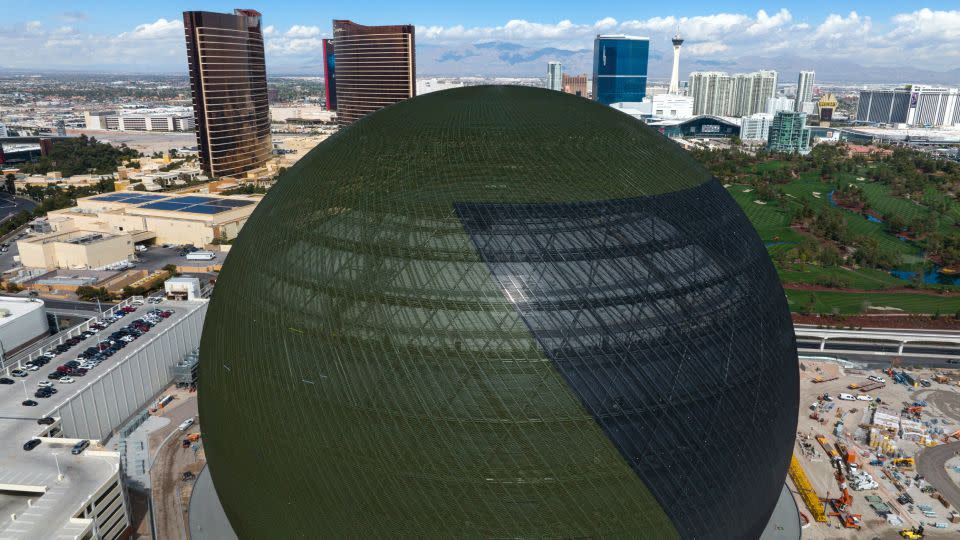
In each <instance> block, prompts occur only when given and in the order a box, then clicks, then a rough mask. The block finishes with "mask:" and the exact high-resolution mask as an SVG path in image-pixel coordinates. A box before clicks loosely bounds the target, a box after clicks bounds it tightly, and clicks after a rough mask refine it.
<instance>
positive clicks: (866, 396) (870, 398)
mask: <svg viewBox="0 0 960 540" xmlns="http://www.w3.org/2000/svg"><path fill="white" fill-rule="evenodd" d="M857 401H873V396H871V395H870V394H863V395H862V396H857Z"/></svg>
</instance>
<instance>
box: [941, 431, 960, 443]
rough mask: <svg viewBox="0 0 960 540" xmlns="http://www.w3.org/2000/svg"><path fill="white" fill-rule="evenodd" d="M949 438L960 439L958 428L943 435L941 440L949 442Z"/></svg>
mask: <svg viewBox="0 0 960 540" xmlns="http://www.w3.org/2000/svg"><path fill="white" fill-rule="evenodd" d="M950 439H956V440H958V441H960V429H958V430H956V431H954V432H953V433H951V434H949V435H944V436H943V442H950Z"/></svg>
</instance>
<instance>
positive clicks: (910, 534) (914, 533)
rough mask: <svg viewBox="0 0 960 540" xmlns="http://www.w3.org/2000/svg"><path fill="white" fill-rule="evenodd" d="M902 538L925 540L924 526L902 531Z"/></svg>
mask: <svg viewBox="0 0 960 540" xmlns="http://www.w3.org/2000/svg"><path fill="white" fill-rule="evenodd" d="M900 536H902V537H904V538H908V539H909V540H919V539H920V538H923V525H920V526H919V527H914V528H912V529H903V530H902V531H900Z"/></svg>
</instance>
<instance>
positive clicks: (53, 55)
mask: <svg viewBox="0 0 960 540" xmlns="http://www.w3.org/2000/svg"><path fill="white" fill-rule="evenodd" d="M667 8H669V6H667ZM868 11H869V10H867V11H864V12H858V11H851V12H849V13H846V14H836V13H827V14H823V15H820V16H814V17H802V18H800V19H799V20H798V19H797V18H796V16H795V15H794V14H793V13H791V12H790V11H789V10H788V9H785V8H778V9H776V10H773V9H759V10H757V11H756V12H753V13H742V12H726V11H720V12H715V13H704V14H702V15H697V16H691V17H677V16H672V15H662V16H656V17H649V18H645V19H631V20H620V19H616V18H614V17H611V16H608V17H600V18H598V19H594V20H593V21H592V22H591V21H576V20H569V19H563V20H554V21H546V22H545V21H531V20H526V19H512V20H505V21H504V22H503V23H502V24H499V25H488V26H467V25H462V24H455V25H450V26H436V25H434V26H431V25H422V26H419V27H417V43H418V46H419V47H420V50H419V52H418V54H421V55H422V56H421V58H418V68H419V69H418V70H419V71H421V72H423V73H431V71H432V70H436V69H438V68H440V69H443V68H445V67H446V66H449V65H450V64H443V65H440V64H438V62H440V61H439V60H437V58H439V57H440V56H442V55H443V53H444V52H445V51H446V52H452V53H454V54H453V57H459V58H461V59H462V60H460V61H458V62H459V63H460V64H461V65H462V66H469V69H472V70H475V71H473V72H474V73H480V74H484V73H487V72H490V70H489V69H488V68H490V67H491V66H492V65H493V64H496V63H498V62H499V63H508V64H509V65H510V66H515V67H512V68H511V69H514V70H515V72H516V73H521V72H522V73H526V71H524V70H529V69H530V66H533V65H534V64H537V65H538V66H539V63H542V62H541V61H542V60H543V58H542V56H543V55H542V54H540V55H538V54H537V51H539V50H541V49H543V50H546V51H547V52H546V53H543V54H546V55H547V56H550V57H551V58H552V57H557V58H561V59H565V60H564V62H565V63H567V62H573V63H576V62H582V63H584V64H588V63H589V62H590V58H589V54H586V53H583V51H585V50H586V51H590V50H592V48H593V39H594V37H595V36H596V34H598V33H624V34H630V35H642V36H648V37H649V38H650V40H651V41H650V43H651V65H652V66H656V65H657V62H661V61H668V60H669V57H670V52H671V46H670V38H671V37H672V36H673V34H674V33H675V32H676V29H677V26H678V25H679V27H680V31H681V34H682V35H683V38H684V40H685V43H684V59H685V60H686V61H687V62H692V61H694V60H695V59H697V58H703V59H705V60H710V61H711V62H713V63H715V64H716V65H722V64H723V63H731V64H736V63H737V62H739V61H740V60H742V59H749V58H756V57H773V56H777V55H787V56H799V57H804V58H810V67H816V65H817V59H818V57H820V56H819V55H824V56H822V58H824V60H825V61H826V60H829V61H849V62H853V63H857V64H861V65H864V66H906V67H911V68H926V69H931V70H939V71H943V70H947V69H950V68H952V67H955V66H957V65H958V64H960V46H958V45H957V44H958V43H960V10H956V9H954V10H932V9H928V8H918V9H916V10H914V11H910V12H906V11H904V12H902V13H898V14H896V15H894V16H892V17H890V18H885V19H884V20H882V21H881V20H875V19H873V18H871V17H870V15H869V13H868ZM87 20H88V17H87V15H85V14H83V13H80V12H77V13H69V12H68V13H60V14H57V13H54V14H53V15H51V18H50V19H48V20H47V19H44V20H42V22H41V20H32V21H30V20H26V21H21V22H11V23H6V24H4V23H0V35H3V36H4V39H2V40H0V58H3V59H4V60H3V63H4V65H8V66H11V67H20V68H37V67H50V68H71V69H74V68H80V69H82V68H83V67H84V66H98V67H102V66H116V67H117V68H120V69H127V70H131V71H151V70H153V69H156V67H157V66H163V67H164V68H165V69H167V70H175V71H179V72H183V71H184V70H185V67H186V56H185V53H184V39H183V24H182V22H181V20H179V19H178V18H176V17H173V18H170V19H165V18H159V19H156V20H153V21H152V22H145V23H144V24H140V25H137V26H135V27H132V28H128V29H125V31H121V32H117V33H114V34H103V33H99V34H97V33H90V32H88V31H86V30H85V29H84V26H85V24H87ZM54 21H55V22H54ZM321 28H322V27H321V26H312V25H304V24H296V25H292V26H289V27H283V28H278V27H275V26H267V27H265V28H264V29H263V32H264V38H265V40H266V41H265V49H266V52H267V65H268V68H269V67H270V66H307V69H310V70H312V69H314V66H318V64H319V63H320V62H319V61H318V58H319V57H320V55H321V52H320V51H321V48H322V43H321V39H322V38H323V37H325V36H329V28H325V27H324V29H323V30H321ZM495 41H500V42H509V43H511V44H516V47H518V48H517V49H516V50H512V49H511V50H507V49H504V48H500V47H495V46H491V47H486V48H483V49H482V51H483V52H482V53H481V52H480V51H481V49H479V48H475V47H474V45H476V44H479V43H482V42H495ZM552 49H559V51H555V50H552ZM24 51H29V53H28V54H24ZM436 51H439V52H436ZM431 59H432V60H431ZM664 59H666V60H664ZM421 60H422V61H421ZM431 61H433V62H434V64H433V65H431V64H430V62H431ZM504 65H506V64H504ZM281 69H282V68H281ZM317 69H318V68H317ZM465 69H466V68H465ZM578 69H579V68H578ZM652 69H659V68H658V67H657V68H652ZM539 71H540V70H539V69H538V71H537V73H539ZM945 82H946V81H945Z"/></svg>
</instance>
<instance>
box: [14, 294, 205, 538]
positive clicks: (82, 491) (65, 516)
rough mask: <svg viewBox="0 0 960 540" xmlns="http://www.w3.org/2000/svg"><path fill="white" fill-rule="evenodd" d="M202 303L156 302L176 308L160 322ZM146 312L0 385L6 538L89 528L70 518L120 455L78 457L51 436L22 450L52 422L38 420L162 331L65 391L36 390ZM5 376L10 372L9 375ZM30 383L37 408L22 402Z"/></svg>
mask: <svg viewBox="0 0 960 540" xmlns="http://www.w3.org/2000/svg"><path fill="white" fill-rule="evenodd" d="M199 304H200V302H195V301H194V302H177V301H164V302H163V303H161V304H160V305H159V306H157V307H160V308H164V309H173V310H174V314H173V315H172V316H171V317H170V318H168V319H165V321H164V322H163V323H161V324H163V325H167V326H169V325H172V324H173V323H176V322H178V321H179V320H181V319H183V317H185V316H186V315H187V314H188V313H190V312H192V311H193V310H194V309H195V308H196V306H198V305H199ZM140 309H144V308H140ZM139 313H140V310H138V311H137V312H135V313H133V314H131V315H128V316H126V317H122V318H121V319H120V320H118V321H117V322H115V323H113V324H112V325H110V326H108V327H107V328H106V329H104V330H101V331H100V332H99V333H97V334H95V335H93V336H91V337H90V338H88V339H86V340H84V341H83V342H81V343H79V344H77V345H75V346H74V347H73V348H71V349H70V350H69V351H67V352H66V353H64V354H62V355H59V356H57V357H56V358H55V359H54V360H53V361H51V362H50V363H49V364H47V365H46V366H43V367H42V368H40V371H35V372H30V374H29V375H28V376H27V377H24V378H13V379H14V381H15V383H14V384H12V385H0V509H2V510H3V512H2V513H0V539H7V538H18V539H19V538H24V539H33V538H38V539H39V538H74V537H75V536H76V535H77V534H79V533H80V532H81V531H83V529H84V525H82V524H77V523H71V521H70V518H71V517H73V515H74V514H75V513H76V512H77V511H78V510H80V509H81V507H82V506H83V505H84V504H86V502H87V499H88V498H89V497H90V496H91V495H92V494H93V493H94V492H96V490H97V489H99V488H100V487H101V486H103V485H104V484H105V483H107V482H108V481H109V480H110V479H111V477H112V476H113V475H114V474H116V473H117V472H118V470H119V467H120V456H119V454H117V453H116V452H109V451H101V450H98V449H95V448H94V447H93V446H91V448H90V449H87V451H85V452H84V453H83V454H81V455H79V456H74V455H72V454H71V453H70V449H71V448H72V446H73V441H74V439H63V441H64V442H63V443H59V442H56V443H55V442H49V440H47V441H45V442H43V443H41V444H40V446H38V447H36V448H34V449H33V450H32V451H29V452H27V451H24V450H23V443H25V442H27V441H28V440H30V439H32V438H34V437H36V436H37V435H38V434H39V433H41V431H42V428H45V427H46V426H41V425H38V424H37V419H39V418H42V417H44V416H47V415H48V414H49V413H50V411H55V410H57V408H58V407H59V406H60V405H61V404H62V403H64V402H66V401H68V400H69V399H71V398H72V397H74V396H75V395H76V394H77V393H79V392H80V391H82V390H83V389H84V388H86V387H87V386H88V385H89V384H90V383H92V382H94V381H95V380H97V379H98V378H100V377H102V376H104V375H105V374H106V373H107V372H108V371H110V370H111V369H112V368H114V367H116V366H117V365H119V364H121V363H122V362H124V361H126V359H127V358H128V357H129V356H130V355H131V354H132V353H134V352H135V351H137V350H138V349H139V348H140V347H142V346H144V345H147V344H149V343H150V342H151V341H152V340H153V339H155V336H156V335H157V333H156V332H149V333H147V334H144V335H143V336H142V337H141V338H139V339H138V340H136V341H134V342H133V343H131V344H130V346H128V347H127V348H124V349H122V350H121V351H120V352H119V353H117V354H115V355H113V356H111V357H110V358H107V359H106V360H105V361H104V362H103V363H102V364H100V365H99V366H97V367H96V368H95V369H94V370H93V371H91V372H90V373H88V374H87V375H86V376H85V377H80V378H77V381H76V382H75V383H73V384H59V383H56V382H55V383H54V385H55V387H56V388H57V390H58V393H57V394H56V395H54V396H53V397H51V398H47V399H43V398H34V397H33V392H34V391H35V390H36V388H37V383H38V382H39V381H41V380H44V381H45V380H47V374H48V373H49V372H50V371H53V370H54V369H56V367H57V365H58V364H62V363H63V362H65V361H67V360H72V359H73V358H75V357H76V355H77V354H79V353H80V351H83V350H84V349H86V348H87V347H90V346H92V345H94V344H95V343H96V342H97V341H99V340H101V339H102V336H107V335H109V334H110V333H112V332H115V331H116V330H118V329H119V328H121V327H123V326H126V325H127V324H130V321H132V320H133V319H135V318H137V317H138V314H139ZM3 376H7V375H6V373H3ZM21 381H22V383H21ZM24 385H26V389H27V391H29V393H30V399H33V400H35V401H38V402H39V403H40V404H39V405H38V406H36V407H25V406H23V405H21V402H22V401H23V400H24V399H25V397H24ZM144 406H146V404H144ZM91 442H92V441H91ZM91 450H93V451H91ZM54 456H56V458H54ZM58 465H59V468H60V471H61V472H62V473H63V475H64V479H63V480H62V481H61V480H58V479H57V470H58V469H57V467H58ZM12 486H22V488H21V489H25V490H26V492H27V493H28V494H29V496H24V495H23V494H22V493H12V491H11V487H12ZM28 499H30V500H31V501H32V506H28V505H27V500H28ZM13 513H15V514H17V520H16V521H13V520H11V519H10V514H13Z"/></svg>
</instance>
